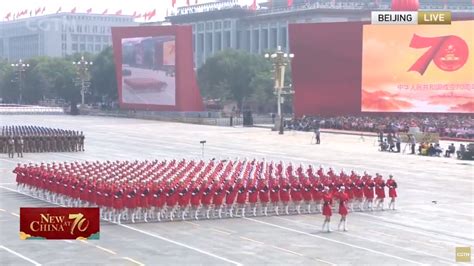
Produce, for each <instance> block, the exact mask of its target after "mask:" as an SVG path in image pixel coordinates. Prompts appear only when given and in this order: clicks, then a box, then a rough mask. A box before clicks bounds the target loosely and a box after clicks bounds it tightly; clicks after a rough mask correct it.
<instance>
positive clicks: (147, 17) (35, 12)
mask: <svg viewBox="0 0 474 266" xmlns="http://www.w3.org/2000/svg"><path fill="white" fill-rule="evenodd" d="M76 10H77V8H76V7H74V8H73V9H71V10H70V13H76ZM45 11H46V7H43V8H37V9H35V10H28V9H25V10H22V11H18V12H17V13H14V12H9V13H7V14H6V15H5V17H4V19H5V20H10V19H18V18H21V17H23V16H27V15H28V14H29V15H30V16H33V15H35V16H37V15H41V14H43V13H44V12H45ZM60 12H62V7H59V9H58V10H57V11H56V14H57V13H60ZM86 13H87V14H91V13H92V8H89V9H87V10H86ZM101 14H102V15H106V14H109V10H108V9H105V10H104V11H103V12H102V13H101ZM111 14H112V13H111ZM114 14H115V15H122V9H120V10H117V11H116V12H115V13H114ZM132 16H133V17H134V18H144V19H145V20H150V19H151V18H153V17H154V16H156V9H153V10H152V11H149V12H143V13H139V12H137V11H135V12H133V15H132Z"/></svg>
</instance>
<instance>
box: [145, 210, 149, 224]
mask: <svg viewBox="0 0 474 266" xmlns="http://www.w3.org/2000/svg"><path fill="white" fill-rule="evenodd" d="M147 218H148V212H145V223H148V220H147Z"/></svg>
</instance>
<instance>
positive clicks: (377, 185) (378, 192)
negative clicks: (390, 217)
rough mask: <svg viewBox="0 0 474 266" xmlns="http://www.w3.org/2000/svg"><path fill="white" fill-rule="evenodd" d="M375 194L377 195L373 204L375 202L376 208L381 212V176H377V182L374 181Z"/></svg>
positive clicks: (383, 187) (383, 182) (383, 183)
mask: <svg viewBox="0 0 474 266" xmlns="http://www.w3.org/2000/svg"><path fill="white" fill-rule="evenodd" d="M375 194H376V195H377V198H376V199H375V202H377V208H380V209H381V210H382V211H383V205H384V200H385V181H384V180H383V178H382V176H381V175H378V176H377V181H375Z"/></svg>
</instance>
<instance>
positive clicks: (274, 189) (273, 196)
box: [270, 176, 280, 215]
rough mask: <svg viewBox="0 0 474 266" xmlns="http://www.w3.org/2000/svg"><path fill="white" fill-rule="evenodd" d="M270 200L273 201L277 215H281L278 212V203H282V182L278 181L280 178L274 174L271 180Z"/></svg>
mask: <svg viewBox="0 0 474 266" xmlns="http://www.w3.org/2000/svg"><path fill="white" fill-rule="evenodd" d="M270 186H271V190H270V201H271V202H272V205H273V209H274V211H275V213H276V215H280V214H279V213H278V204H280V184H279V183H278V180H277V179H276V178H275V177H274V176H273V177H272V179H271V181H270Z"/></svg>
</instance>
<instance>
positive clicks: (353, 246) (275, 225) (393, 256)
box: [243, 218, 424, 265]
mask: <svg viewBox="0 0 474 266" xmlns="http://www.w3.org/2000/svg"><path fill="white" fill-rule="evenodd" d="M243 219H246V220H249V221H253V222H256V223H261V224H266V225H268V226H272V227H276V228H280V229H283V230H286V231H290V232H295V233H299V234H303V235H307V236H310V237H314V238H319V239H323V240H326V241H330V242H333V243H337V244H341V245H344V246H349V247H352V248H357V249H361V250H365V251H369V252H372V253H375V254H379V255H383V256H386V257H391V258H395V259H398V260H402V261H406V262H410V263H413V264H417V265H424V264H423V263H420V262H417V261H414V260H410V259H405V258H402V257H399V256H396V255H392V254H388V253H385V252H382V251H377V250H374V249H370V248H366V247H361V246H357V245H353V244H349V243H345V242H341V241H338V240H335V239H331V238H327V237H322V236H317V235H313V234H310V233H308V232H304V231H300V230H296V229H293V228H289V227H285V226H281V225H277V224H272V223H268V222H263V221H259V220H255V219H252V218H243Z"/></svg>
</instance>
